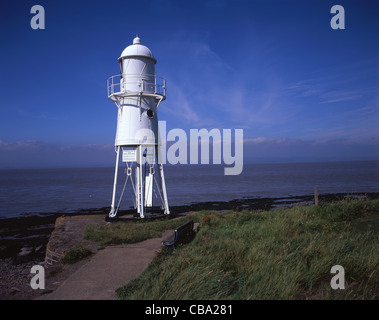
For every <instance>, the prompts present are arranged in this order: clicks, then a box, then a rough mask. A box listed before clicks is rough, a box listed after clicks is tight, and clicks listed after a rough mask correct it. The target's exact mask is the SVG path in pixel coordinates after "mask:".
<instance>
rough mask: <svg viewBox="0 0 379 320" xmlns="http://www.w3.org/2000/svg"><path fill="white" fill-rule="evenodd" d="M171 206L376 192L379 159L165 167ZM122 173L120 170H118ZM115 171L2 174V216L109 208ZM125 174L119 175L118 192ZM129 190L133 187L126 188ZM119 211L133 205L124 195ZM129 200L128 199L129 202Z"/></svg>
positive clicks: (102, 169) (95, 169)
mask: <svg viewBox="0 0 379 320" xmlns="http://www.w3.org/2000/svg"><path fill="white" fill-rule="evenodd" d="M164 169H165V178H166V186H167V194H168V199H169V204H170V205H172V206H176V205H183V204H188V203H191V202H202V201H218V200H224V201H228V200H232V199H236V198H244V197H285V196H292V195H310V194H313V188H314V187H315V186H316V187H317V188H318V190H319V193H320V194H323V193H352V192H379V161H356V162H324V163H287V164H245V165H244V170H243V172H242V174H241V175H238V176H224V167H223V166H222V165H176V166H165V167H164ZM120 171H121V174H122V175H123V170H120ZM113 174H114V168H84V169H83V168H81V169H72V168H66V169H25V170H0V218H4V217H12V216H19V215H24V214H32V213H42V212H56V211H72V210H76V209H79V208H99V207H108V206H110V202H111V196H112V184H113ZM123 180H124V176H121V175H120V179H119V181H120V184H119V190H121V189H122V184H123ZM126 192H131V186H129V189H126ZM123 199H124V200H123V202H122V205H121V207H122V208H127V207H128V206H130V205H132V200H130V199H131V196H129V197H128V196H127V195H125V196H124V198H123ZM128 199H129V200H128Z"/></svg>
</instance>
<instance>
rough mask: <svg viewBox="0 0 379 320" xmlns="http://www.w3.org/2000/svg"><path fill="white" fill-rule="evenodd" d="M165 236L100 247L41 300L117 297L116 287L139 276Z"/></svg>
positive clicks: (107, 298)
mask: <svg viewBox="0 0 379 320" xmlns="http://www.w3.org/2000/svg"><path fill="white" fill-rule="evenodd" d="M172 232H173V231H172V230H171V231H166V232H165V233H163V234H162V237H161V238H155V239H148V240H145V241H143V242H139V243H136V244H130V245H119V246H109V247H106V248H105V249H103V250H99V251H98V252H97V253H96V254H95V255H94V256H93V257H92V258H91V259H90V260H89V261H88V262H87V263H85V264H84V265H82V266H81V267H80V268H79V269H78V270H76V271H75V272H74V273H73V274H71V275H70V276H69V277H68V278H67V279H66V280H65V281H64V282H63V283H62V284H61V285H60V286H59V287H58V288H57V289H56V290H55V291H53V292H52V293H49V294H45V295H42V296H40V297H38V298H37V299H38V300H113V299H116V295H115V290H116V289H118V288H120V287H121V286H123V285H124V284H125V283H126V282H128V281H129V280H132V279H134V278H136V277H137V276H138V275H139V274H140V273H141V272H142V271H143V270H144V269H145V268H146V267H147V266H148V265H149V263H150V262H151V261H152V260H153V258H154V257H155V255H156V253H157V252H158V251H159V250H160V249H161V241H162V240H163V239H165V238H167V237H168V236H169V235H170V234H172Z"/></svg>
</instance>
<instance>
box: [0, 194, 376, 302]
mask: <svg viewBox="0 0 379 320" xmlns="http://www.w3.org/2000/svg"><path fill="white" fill-rule="evenodd" d="M346 197H350V198H362V199H367V200H372V199H379V193H363V192H362V193H354V194H349V195H347V194H342V193H340V194H323V195H319V196H318V198H319V200H320V201H326V202H333V201H338V200H342V199H344V198H346ZM313 203H314V196H313V195H304V196H291V197H282V198H243V199H234V200H231V201H210V202H201V203H192V204H188V205H183V206H173V207H170V211H171V214H172V215H173V216H175V215H180V214H183V213H186V212H189V211H199V210H215V211H222V210H270V209H275V208H279V207H289V206H293V205H299V204H301V205H311V204H313ZM108 212H109V208H108V207H104V208H96V209H80V210H77V211H76V212H73V213H59V212H58V213H44V214H39V215H33V216H22V217H15V218H8V219H0V284H1V285H0V299H1V300H9V299H31V298H33V296H34V293H33V290H31V289H30V285H29V284H30V279H31V278H32V276H33V275H32V274H30V269H31V267H32V266H33V265H35V264H43V263H44V259H45V254H46V245H47V243H48V241H49V238H50V235H51V233H52V232H53V230H54V225H55V221H56V219H57V218H58V217H60V216H76V215H103V216H104V218H105V216H106V215H107V213H108ZM133 212H134V210H123V211H120V212H119V215H120V216H121V217H122V216H125V215H132V213H133Z"/></svg>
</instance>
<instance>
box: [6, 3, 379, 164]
mask: <svg viewBox="0 0 379 320" xmlns="http://www.w3.org/2000/svg"><path fill="white" fill-rule="evenodd" d="M35 4H40V5H42V6H43V7H44V9H45V19H46V20H45V22H46V29H45V30H33V29H32V28H31V27H30V20H31V18H32V17H33V15H32V14H31V13H30V9H31V7H32V6H33V5H35ZM335 4H339V5H342V6H343V7H344V9H345V27H346V29H345V30H333V29H332V28H331V26H330V20H331V19H332V17H333V14H331V13H330V9H331V7H332V6H333V5H335ZM0 15H1V19H0V27H1V31H0V39H1V40H0V41H1V50H0V70H1V77H0V81H1V83H0V85H1V88H2V89H1V95H0V168H7V167H30V166H46V165H49V166H73V165H113V163H114V157H115V155H114V152H113V143H114V138H115V130H116V120H117V119H116V118H117V109H116V107H115V105H114V104H113V103H112V102H111V101H110V100H109V99H108V98H107V91H106V80H107V78H108V77H109V76H112V75H116V74H118V73H119V65H118V62H117V58H118V57H119V55H120V54H121V52H122V51H123V49H124V48H125V47H126V46H128V45H130V44H131V43H132V41H133V38H134V37H135V36H136V35H137V34H138V35H139V37H140V38H141V40H142V43H143V44H144V45H146V46H148V47H149V48H150V49H151V50H152V52H153V54H154V56H155V57H156V59H157V60H158V62H157V64H156V73H157V75H159V76H161V77H164V78H166V80H167V100H166V101H164V102H163V103H162V104H161V106H160V110H159V119H160V120H165V121H167V129H168V130H170V129H172V128H181V129H183V130H185V131H186V132H188V134H189V130H190V129H201V128H206V129H208V130H211V129H212V128H218V129H220V130H221V129H223V128H225V129H244V155H245V161H246V162H273V161H274V162H275V161H276V162H286V161H332V160H370V159H379V41H378V39H379V19H378V16H379V3H378V2H376V1H367V0H365V1H358V0H356V1H342V0H341V1H335V0H334V1H327V0H317V1H316V0H313V1H304V0H302V1H294V0H265V1H263V0H256V1H254V0H250V1H241V0H240V1H239V0H233V1H228V0H218V1H216V0H209V1H206V0H205V1H180V0H179V1H169V0H154V1H149V0H146V1H115V0H108V1H105V0H104V1H67V0H65V1H62V0H54V1H52V0H51V1H22V0H17V1H9V0H8V1H7V2H6V3H4V4H3V5H2V9H1V11H0Z"/></svg>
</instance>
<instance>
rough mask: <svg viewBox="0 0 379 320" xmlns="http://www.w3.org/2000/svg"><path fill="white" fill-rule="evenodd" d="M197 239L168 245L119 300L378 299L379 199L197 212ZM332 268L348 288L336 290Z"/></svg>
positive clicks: (121, 290) (128, 285)
mask: <svg viewBox="0 0 379 320" xmlns="http://www.w3.org/2000/svg"><path fill="white" fill-rule="evenodd" d="M191 218H193V219H194V220H195V221H199V222H200V230H199V232H198V234H197V235H196V238H195V239H194V240H193V241H192V242H191V243H190V244H187V245H183V246H181V247H179V248H177V249H176V250H175V251H174V252H172V251H170V250H162V251H161V252H160V253H159V254H158V256H157V257H156V258H155V259H154V260H153V262H152V263H151V264H150V265H149V267H148V268H147V269H146V270H145V271H144V272H143V273H142V274H141V276H140V277H138V278H136V279H135V280H132V281H130V282H129V283H127V284H126V285H125V286H123V287H122V288H120V289H118V290H117V295H118V298H120V299H194V300H196V299H378V297H379V275H378V263H379V254H378V248H379V247H378V244H379V240H378V234H379V224H378V221H379V201H377V200H375V201H362V200H346V201H342V202H339V203H335V204H326V203H320V204H319V205H318V206H309V207H302V206H296V207H293V208H290V209H277V210H272V211H268V212H250V211H243V212H231V211H229V212H206V211H203V212H197V213H192V214H191ZM333 265H341V266H343V267H344V269H345V279H346V283H345V286H346V288H345V289H344V290H333V289H332V288H331V286H330V281H331V278H332V277H333V276H334V274H331V273H330V270H331V268H332V266H333Z"/></svg>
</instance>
